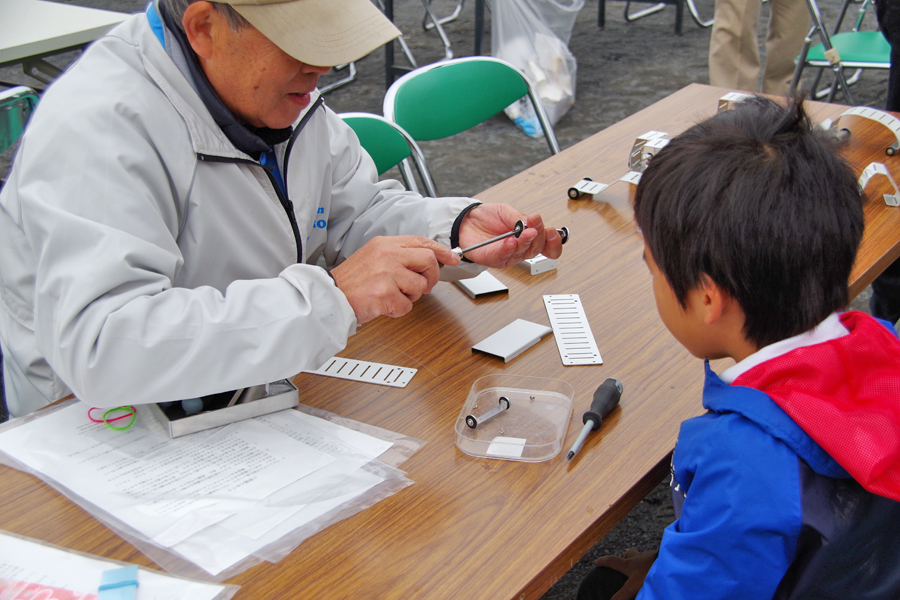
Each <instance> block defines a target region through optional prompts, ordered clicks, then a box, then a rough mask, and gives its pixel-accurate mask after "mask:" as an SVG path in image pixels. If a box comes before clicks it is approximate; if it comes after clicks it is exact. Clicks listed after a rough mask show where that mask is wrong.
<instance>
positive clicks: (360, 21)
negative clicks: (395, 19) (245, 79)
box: [213, 0, 400, 67]
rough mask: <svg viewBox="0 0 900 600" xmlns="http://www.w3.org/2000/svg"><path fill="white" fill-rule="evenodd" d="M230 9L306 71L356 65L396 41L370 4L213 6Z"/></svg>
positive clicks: (275, 1) (320, 0)
mask: <svg viewBox="0 0 900 600" xmlns="http://www.w3.org/2000/svg"><path fill="white" fill-rule="evenodd" d="M213 1H215V2H220V3H222V4H230V5H231V6H233V7H234V9H235V10H236V11H237V12H238V13H240V15H241V16H242V17H244V18H245V19H247V21H249V22H250V24H251V25H253V26H254V27H256V28H257V29H258V30H259V32H260V33H262V34H263V35H264V36H266V37H267V38H269V39H270V40H271V41H272V42H274V43H275V45H276V46H278V47H279V48H281V49H282V50H284V51H285V52H287V53H288V54H290V55H291V56H293V57H294V58H296V59H297V60H299V61H301V62H304V63H306V64H308V65H314V66H317V67H335V66H337V65H343V64H346V63H349V62H352V61H354V60H358V59H360V58H362V57H363V56H365V55H366V54H369V53H370V52H372V51H373V50H375V49H377V48H379V47H381V46H383V45H384V44H386V43H388V42H389V41H391V40H392V39H394V38H396V37H397V36H399V35H400V30H399V29H397V28H396V27H394V24H393V23H391V22H390V20H389V19H388V18H387V17H385V16H384V14H383V13H382V12H381V11H380V10H378V8H376V6H375V5H374V4H372V2H371V0H213Z"/></svg>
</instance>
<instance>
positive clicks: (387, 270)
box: [331, 235, 459, 324]
mask: <svg viewBox="0 0 900 600" xmlns="http://www.w3.org/2000/svg"><path fill="white" fill-rule="evenodd" d="M439 263H443V264H446V265H456V264H459V258H458V257H457V256H456V255H455V254H454V253H453V252H451V251H450V248H448V247H446V246H444V245H443V244H439V243H437V242H435V241H433V240H430V239H428V238H425V237H419V236H415V235H401V236H396V237H376V238H373V239H371V240H370V241H369V242H368V243H367V244H366V245H365V246H363V247H362V248H360V249H359V250H357V251H356V252H354V253H353V254H352V255H351V256H350V258H348V259H347V260H346V261H344V262H343V263H341V264H340V265H338V266H336V267H335V268H334V269H332V270H331V274H332V276H333V277H334V281H335V283H336V284H337V286H338V288H339V289H340V290H341V291H342V292H344V295H345V296H347V300H348V301H349V302H350V306H352V307H353V312H355V313H356V321H357V322H358V323H359V324H363V323H367V322H369V321H371V320H372V319H374V318H375V317H380V316H381V315H388V316H390V317H402V316H403V315H405V314H406V313H408V312H409V311H411V310H412V305H413V302H415V301H416V300H418V299H419V298H420V297H421V296H422V294H427V293H428V292H430V291H431V290H432V288H434V286H435V284H437V282H438V277H439V276H440V274H439V270H440V264H439Z"/></svg>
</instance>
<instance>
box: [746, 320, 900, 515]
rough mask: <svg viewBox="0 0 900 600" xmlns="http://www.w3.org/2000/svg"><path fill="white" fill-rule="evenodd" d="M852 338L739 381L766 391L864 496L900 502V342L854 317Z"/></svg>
mask: <svg viewBox="0 0 900 600" xmlns="http://www.w3.org/2000/svg"><path fill="white" fill-rule="evenodd" d="M841 323H842V324H843V325H844V327H846V328H847V329H848V331H849V332H850V333H849V334H848V335H845V336H843V337H840V338H837V339H833V340H829V341H828V342H823V343H821V344H813V345H811V346H804V347H802V348H797V349H795V350H792V351H790V352H788V353H786V354H783V355H781V356H778V357H775V358H773V359H770V360H768V361H766V362H764V363H761V364H759V365H757V366H755V367H753V368H751V369H749V370H748V371H746V372H745V373H743V374H741V375H740V376H738V377H737V378H736V379H735V380H734V382H733V384H732V385H733V386H746V387H750V388H753V389H756V390H760V391H762V392H765V393H766V394H767V395H768V396H769V397H770V398H772V400H773V401H774V402H775V403H776V404H777V405H778V406H779V407H781V408H782V409H783V410H784V411H785V413H787V414H788V416H790V417H791V419H793V420H794V422H796V423H797V425H799V426H800V427H801V428H802V429H803V431H805V432H806V433H807V434H808V435H809V436H810V437H811V438H812V439H813V440H815V441H816V442H817V443H818V444H819V445H820V446H821V447H822V449H824V450H825V452H827V453H828V454H829V455H830V456H831V457H833V458H834V460H835V461H837V463H838V464H840V465H841V466H842V467H843V468H844V469H846V470H847V472H848V473H849V474H850V475H851V476H852V477H853V478H854V479H855V480H856V481H858V482H859V483H860V484H861V485H862V486H863V487H864V488H865V489H867V490H869V491H870V492H872V493H875V494H879V495H881V496H886V497H888V498H892V499H894V500H898V501H900V340H898V338H897V335H896V333H894V332H892V331H890V330H889V329H888V328H886V327H884V326H882V325H881V324H880V323H879V322H878V321H876V320H875V319H873V318H872V317H870V316H868V315H866V314H864V313H861V312H857V311H852V312H847V313H844V314H843V315H841Z"/></svg>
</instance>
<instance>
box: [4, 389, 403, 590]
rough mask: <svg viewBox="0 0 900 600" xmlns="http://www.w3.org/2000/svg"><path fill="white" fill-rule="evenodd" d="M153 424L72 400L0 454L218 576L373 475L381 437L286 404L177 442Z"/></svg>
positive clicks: (385, 445) (12, 437) (361, 489)
mask: <svg viewBox="0 0 900 600" xmlns="http://www.w3.org/2000/svg"><path fill="white" fill-rule="evenodd" d="M152 423H153V421H152V419H150V418H149V417H148V416H147V415H146V414H145V413H141V412H139V415H138V419H137V421H136V423H135V426H134V427H132V428H131V429H128V430H126V431H113V430H111V429H109V428H107V427H106V426H104V425H103V424H95V423H92V422H90V420H89V419H88V418H87V407H86V406H85V405H84V404H82V403H75V404H73V405H71V406H67V407H64V408H62V409H60V410H57V411H55V412H53V413H50V414H48V415H46V416H43V417H40V418H38V419H35V420H33V421H31V422H28V423H24V424H22V425H20V426H19V427H15V428H11V429H9V430H7V431H4V432H3V433H2V434H0V451H2V452H4V453H6V454H8V455H10V456H11V457H13V458H15V459H16V460H17V461H19V462H21V463H23V464H25V465H27V466H28V467H29V468H31V469H33V470H34V471H36V472H38V473H40V474H41V475H42V476H44V477H47V478H48V479H50V480H53V481H56V482H58V483H60V484H62V485H63V486H65V487H66V488H68V489H69V490H71V491H72V492H74V493H75V494H76V495H78V496H80V497H82V498H84V499H85V500H87V501H88V502H89V503H91V504H93V505H96V506H97V507H99V508H100V509H101V510H102V511H105V512H106V513H108V514H109V515H111V516H112V517H114V518H115V519H118V520H120V521H122V522H124V523H126V524H127V525H129V526H130V527H132V528H133V529H135V530H136V531H137V532H139V533H140V534H142V535H144V536H146V537H147V538H148V539H150V540H152V541H153V542H154V543H156V544H157V545H159V546H162V547H165V548H169V549H170V550H172V551H174V552H175V553H176V554H178V555H180V556H181V557H183V558H185V559H187V560H189V561H191V562H193V563H194V564H196V565H198V566H200V567H201V568H203V569H204V570H206V571H208V572H209V573H211V574H213V575H217V574H218V573H221V572H222V571H223V570H225V569H227V568H229V567H231V566H233V565H235V564H236V563H238V562H239V561H241V560H243V559H245V558H247V557H248V556H251V555H253V554H254V553H255V552H257V551H258V550H260V549H262V548H264V547H265V546H266V545H268V544H272V543H273V542H276V541H278V540H279V539H280V538H281V537H283V536H285V535H287V534H288V533H290V532H291V531H293V530H294V529H296V528H297V527H300V526H304V525H309V524H310V523H311V522H312V521H313V520H314V519H316V518H319V517H321V516H322V515H325V514H327V513H329V512H331V511H334V510H336V509H337V508H338V507H339V506H341V504H343V503H345V502H347V501H348V500H352V499H353V498H355V497H357V496H359V495H361V494H363V493H365V492H366V491H368V490H370V489H371V488H372V487H373V486H375V485H377V484H379V483H381V482H383V481H384V478H382V477H379V476H378V475H375V474H373V473H372V472H368V471H366V470H365V468H364V467H365V466H366V465H368V464H369V463H370V462H371V461H372V460H373V459H374V458H375V457H377V456H379V455H380V454H382V453H383V452H385V451H386V450H388V449H389V448H390V447H391V445H392V444H391V442H388V441H384V440H381V439H378V438H374V437H372V436H368V435H365V434H363V433H359V432H356V431H353V430H350V429H347V428H345V427H341V426H340V425H336V424H333V423H330V422H328V421H325V420H324V419H319V418H317V417H313V416H310V415H307V414H304V413H301V412H299V411H293V410H286V411H281V412H278V413H272V414H269V415H264V416H261V417H257V418H256V419H251V420H246V421H241V422H238V423H234V424H231V425H228V426H225V427H221V428H218V429H212V430H209V431H203V432H199V433H196V434H192V435H188V436H183V437H180V438H176V439H169V438H168V437H166V436H164V435H161V434H160V433H158V430H157V429H155V428H153V427H152ZM384 468H385V469H390V467H387V466H385V467H384ZM394 472H397V473H399V471H394ZM297 543H299V542H297Z"/></svg>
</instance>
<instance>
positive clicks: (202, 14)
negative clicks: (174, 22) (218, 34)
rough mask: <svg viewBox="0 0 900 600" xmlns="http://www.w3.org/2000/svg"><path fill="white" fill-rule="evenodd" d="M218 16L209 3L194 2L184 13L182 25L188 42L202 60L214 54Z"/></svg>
mask: <svg viewBox="0 0 900 600" xmlns="http://www.w3.org/2000/svg"><path fill="white" fill-rule="evenodd" d="M217 16H218V13H217V12H216V9H215V8H214V7H213V5H212V4H210V3H209V2H205V1H204V2H194V3H193V4H189V5H188V7H187V9H185V11H184V17H183V18H182V19H181V24H182V26H183V27H184V33H185V34H186V35H187V39H188V42H189V43H190V44H191V48H193V49H194V52H196V53H197V55H198V56H200V57H202V58H209V57H210V56H212V53H213V23H214V21H215V17H217Z"/></svg>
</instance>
